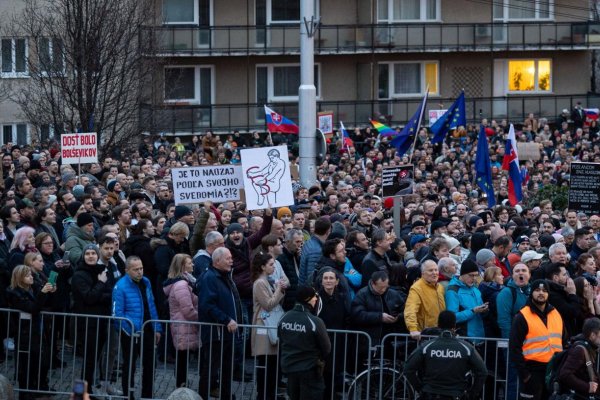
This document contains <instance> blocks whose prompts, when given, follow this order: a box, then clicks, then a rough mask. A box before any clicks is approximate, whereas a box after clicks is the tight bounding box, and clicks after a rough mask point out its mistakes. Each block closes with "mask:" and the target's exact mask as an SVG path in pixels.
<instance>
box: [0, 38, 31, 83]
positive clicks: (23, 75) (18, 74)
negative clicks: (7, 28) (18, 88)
mask: <svg viewBox="0 0 600 400" xmlns="http://www.w3.org/2000/svg"><path fill="white" fill-rule="evenodd" d="M1 39H2V40H10V41H11V46H12V51H11V57H12V60H11V65H12V72H2V68H1V66H2V64H1V61H2V53H1V49H2V48H1V42H0V77H2V78H28V77H29V40H27V38H22V37H3V38H1ZM16 40H25V71H24V72H16V68H17V52H16V48H17V44H16V42H15V41H16Z"/></svg>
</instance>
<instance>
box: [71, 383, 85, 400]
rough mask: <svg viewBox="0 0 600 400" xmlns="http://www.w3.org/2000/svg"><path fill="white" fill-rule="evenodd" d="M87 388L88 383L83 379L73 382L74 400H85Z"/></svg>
mask: <svg viewBox="0 0 600 400" xmlns="http://www.w3.org/2000/svg"><path fill="white" fill-rule="evenodd" d="M85 386H86V382H85V381H84V380H81V379H75V381H74V382H73V399H74V400H83V395H84V394H85Z"/></svg>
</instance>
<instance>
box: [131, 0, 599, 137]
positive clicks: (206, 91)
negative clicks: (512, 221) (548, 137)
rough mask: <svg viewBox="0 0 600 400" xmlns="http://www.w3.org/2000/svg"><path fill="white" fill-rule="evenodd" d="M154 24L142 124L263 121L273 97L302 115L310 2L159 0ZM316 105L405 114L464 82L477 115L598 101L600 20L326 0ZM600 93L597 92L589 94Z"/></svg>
mask: <svg viewBox="0 0 600 400" xmlns="http://www.w3.org/2000/svg"><path fill="white" fill-rule="evenodd" d="M157 1H158V3H157V6H156V23H155V24H154V25H153V26H149V27H147V28H146V32H147V35H149V37H151V38H152V40H153V43H154V44H155V47H154V48H147V49H146V51H147V52H148V53H149V54H148V56H153V57H159V58H160V59H161V60H162V61H163V64H162V65H161V66H160V68H159V69H160V71H158V72H157V76H156V82H157V87H156V88H155V89H156V90H155V91H154V92H153V94H152V96H151V97H149V98H148V99H146V101H145V104H144V108H143V111H142V118H141V120H142V121H144V122H145V124H143V126H142V128H145V129H146V130H148V131H151V130H158V131H161V132H166V133H169V134H191V133H198V132H203V131H205V130H207V129H213V130H215V131H218V132H227V131H231V130H232V129H240V130H241V131H244V130H253V129H259V130H264V115H263V111H262V110H263V104H268V105H270V106H271V107H272V108H273V109H275V110H276V111H278V112H280V113H282V114H284V115H285V116H286V117H288V118H292V119H295V118H297V116H298V110H297V107H298V105H297V91H298V85H299V82H300V69H299V63H300V55H299V54H300V44H299V23H300V22H301V21H300V0H228V1H214V0H157ZM316 3H317V4H316V10H315V15H316V17H317V18H319V21H320V26H319V29H318V31H317V33H316V35H315V85H316V88H317V109H318V110H320V111H325V110H330V111H333V112H334V114H335V115H334V118H335V120H336V121H337V120H340V119H341V120H343V121H344V122H345V124H346V125H347V126H348V125H350V126H355V125H358V126H361V125H362V126H364V125H366V124H367V123H368V120H369V118H371V117H376V118H377V117H379V116H383V117H385V118H386V119H387V120H388V121H390V123H392V124H402V123H404V122H405V121H406V120H408V118H409V117H410V115H411V114H412V112H414V110H415V109H416V107H417V104H418V102H419V101H420V99H421V98H422V96H423V95H424V92H425V90H426V88H427V87H429V96H430V100H429V104H428V108H429V109H439V108H440V107H443V106H444V105H445V106H448V105H449V104H450V101H451V99H452V98H454V97H456V96H457V95H458V93H459V92H460V90H462V89H464V90H465V93H466V96H467V111H468V114H469V118H470V119H471V120H477V119H478V118H479V117H480V116H488V117H490V116H491V117H494V118H506V117H509V118H511V119H514V120H519V119H520V118H523V117H524V115H527V114H528V113H529V112H533V113H535V114H536V115H538V116H545V117H549V118H551V119H552V120H554V118H555V116H556V115H557V114H558V113H560V110H562V109H564V108H568V109H570V108H571V107H572V105H574V104H575V103H576V102H577V101H581V102H582V103H584V104H585V105H590V106H591V105H596V104H595V101H596V99H597V98H596V96H595V95H594V94H592V93H590V90H591V79H590V77H591V63H592V61H591V58H592V51H593V50H596V49H598V48H600V23H598V22H593V21H592V20H593V15H592V11H591V7H590V5H589V4H588V3H587V2H585V1H580V0H536V1H528V0H454V1H446V0H327V1H324V0H321V1H319V0H317V1H316ZM590 103H593V104H590Z"/></svg>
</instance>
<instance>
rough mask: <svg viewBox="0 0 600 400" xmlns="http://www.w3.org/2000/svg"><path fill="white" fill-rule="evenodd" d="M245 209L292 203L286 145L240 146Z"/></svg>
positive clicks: (292, 194) (292, 196)
mask: <svg viewBox="0 0 600 400" xmlns="http://www.w3.org/2000/svg"><path fill="white" fill-rule="evenodd" d="M240 153H241V157H242V171H243V178H244V189H245V193H246V205H247V208H248V210H257V209H262V208H267V207H282V206H289V205H291V204H294V193H293V192H292V178H291V175H290V165H289V164H290V162H289V156H288V150H287V146H274V147H259V148H255V149H242V151H241V152H240Z"/></svg>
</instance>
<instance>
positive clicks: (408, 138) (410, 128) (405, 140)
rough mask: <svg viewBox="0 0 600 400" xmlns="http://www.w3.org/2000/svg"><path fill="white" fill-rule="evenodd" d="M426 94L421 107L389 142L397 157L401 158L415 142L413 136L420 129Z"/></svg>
mask: <svg viewBox="0 0 600 400" xmlns="http://www.w3.org/2000/svg"><path fill="white" fill-rule="evenodd" d="M427 94H428V93H426V94H425V97H424V98H423V101H422V102H421V105H420V106H419V108H417V111H416V112H415V113H414V115H413V116H412V117H411V119H409V120H408V122H407V123H406V125H405V126H404V129H402V131H401V132H400V133H399V134H398V135H397V136H396V137H394V139H392V141H391V142H390V144H391V145H392V146H394V147H395V148H396V152H397V153H398V156H399V157H402V156H403V155H404V154H405V153H406V152H407V151H408V149H410V146H412V144H413V142H414V140H415V135H416V134H417V133H418V131H419V128H420V127H421V120H422V119H423V111H424V110H425V104H426V103H427Z"/></svg>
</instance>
